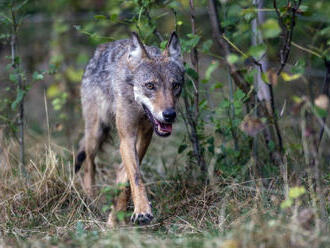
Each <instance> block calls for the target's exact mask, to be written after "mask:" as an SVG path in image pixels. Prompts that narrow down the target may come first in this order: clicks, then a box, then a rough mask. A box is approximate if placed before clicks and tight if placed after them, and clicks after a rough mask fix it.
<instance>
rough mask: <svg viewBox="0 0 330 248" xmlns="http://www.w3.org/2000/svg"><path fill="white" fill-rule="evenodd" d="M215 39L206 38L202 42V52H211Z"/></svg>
mask: <svg viewBox="0 0 330 248" xmlns="http://www.w3.org/2000/svg"><path fill="white" fill-rule="evenodd" d="M212 44H213V41H212V40H206V41H204V42H203V44H202V52H203V53H208V52H210V49H211V47H212Z"/></svg>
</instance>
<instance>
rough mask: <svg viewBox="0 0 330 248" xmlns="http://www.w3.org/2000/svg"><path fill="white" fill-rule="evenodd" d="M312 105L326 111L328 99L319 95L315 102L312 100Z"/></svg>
mask: <svg viewBox="0 0 330 248" xmlns="http://www.w3.org/2000/svg"><path fill="white" fill-rule="evenodd" d="M314 104H315V105H316V106H317V107H319V108H320V109H324V110H326V109H327V108H328V106H329V98H328V97H327V95H324V94H322V95H319V96H318V97H317V98H316V99H315V100H314Z"/></svg>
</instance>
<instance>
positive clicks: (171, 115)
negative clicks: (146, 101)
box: [163, 108, 176, 122]
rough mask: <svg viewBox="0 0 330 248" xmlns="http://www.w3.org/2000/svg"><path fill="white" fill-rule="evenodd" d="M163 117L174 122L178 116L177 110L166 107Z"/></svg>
mask: <svg viewBox="0 0 330 248" xmlns="http://www.w3.org/2000/svg"><path fill="white" fill-rule="evenodd" d="M163 117H164V120H165V121H167V122H173V121H174V120H175V117H176V112H175V110H174V109H173V108H169V109H166V110H165V111H164V112H163Z"/></svg>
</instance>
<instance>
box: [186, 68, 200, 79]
mask: <svg viewBox="0 0 330 248" xmlns="http://www.w3.org/2000/svg"><path fill="white" fill-rule="evenodd" d="M186 73H187V74H188V75H189V76H190V77H191V78H192V79H194V80H198V73H197V72H196V71H195V70H194V69H192V68H191V67H189V68H187V70H186Z"/></svg>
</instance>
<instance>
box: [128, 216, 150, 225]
mask: <svg viewBox="0 0 330 248" xmlns="http://www.w3.org/2000/svg"><path fill="white" fill-rule="evenodd" d="M153 218H154V216H153V215H152V213H133V215H132V216H131V222H133V223H135V224H138V225H148V224H149V223H150V222H151V221H152V219H153Z"/></svg>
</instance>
